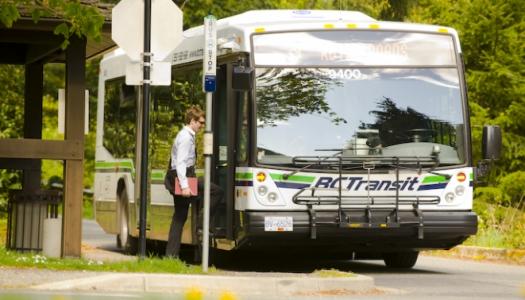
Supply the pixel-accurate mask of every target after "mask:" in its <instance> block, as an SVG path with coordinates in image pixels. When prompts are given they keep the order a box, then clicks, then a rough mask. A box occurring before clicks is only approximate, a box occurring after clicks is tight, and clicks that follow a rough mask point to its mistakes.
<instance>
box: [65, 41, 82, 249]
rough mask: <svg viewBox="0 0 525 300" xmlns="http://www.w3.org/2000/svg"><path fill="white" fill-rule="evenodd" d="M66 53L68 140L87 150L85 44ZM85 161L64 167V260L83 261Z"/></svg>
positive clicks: (74, 45) (73, 43) (75, 43)
mask: <svg viewBox="0 0 525 300" xmlns="http://www.w3.org/2000/svg"><path fill="white" fill-rule="evenodd" d="M69 42H70V44H69V46H68V48H67V50H66V110H65V111H66V120H65V139H66V141H68V140H76V141H80V142H81V144H82V146H84V114H85V111H84V110H85V106H84V93H85V92H84V91H85V80H86V77H85V70H86V40H85V39H81V38H78V37H76V36H72V37H71V38H70V39H69ZM83 179H84V165H83V161H78V160H66V162H65V166H64V215H63V219H62V224H63V226H62V228H63V235H62V256H63V257H80V246H81V242H82V200H83Z"/></svg>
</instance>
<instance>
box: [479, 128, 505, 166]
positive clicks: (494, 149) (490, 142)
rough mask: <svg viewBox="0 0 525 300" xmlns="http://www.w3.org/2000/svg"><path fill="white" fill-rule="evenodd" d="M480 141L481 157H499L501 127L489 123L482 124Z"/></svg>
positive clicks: (489, 158) (488, 158)
mask: <svg viewBox="0 0 525 300" xmlns="http://www.w3.org/2000/svg"><path fill="white" fill-rule="evenodd" d="M481 143H482V147H483V148H482V154H483V159H487V160H493V159H499V157H500V154H501V128H499V126H491V125H486V126H484V127H483V137H482V142H481Z"/></svg>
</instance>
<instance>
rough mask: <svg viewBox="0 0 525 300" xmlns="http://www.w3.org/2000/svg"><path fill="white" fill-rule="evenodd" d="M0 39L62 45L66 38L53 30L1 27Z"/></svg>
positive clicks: (18, 42) (23, 42)
mask: <svg viewBox="0 0 525 300" xmlns="http://www.w3.org/2000/svg"><path fill="white" fill-rule="evenodd" d="M0 41H1V42H5V43H17V44H48V45H49V44H53V45H59V46H60V45H61V44H62V42H63V41H64V38H63V37H61V36H59V35H56V34H54V33H53V31H38V30H17V29H13V28H9V29H6V28H4V29H0Z"/></svg>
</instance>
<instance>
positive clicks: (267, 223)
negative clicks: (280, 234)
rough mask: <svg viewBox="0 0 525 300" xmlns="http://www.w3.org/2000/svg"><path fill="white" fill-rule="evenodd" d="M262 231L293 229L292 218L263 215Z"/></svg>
mask: <svg viewBox="0 0 525 300" xmlns="http://www.w3.org/2000/svg"><path fill="white" fill-rule="evenodd" d="M264 231H293V218H292V217H264Z"/></svg>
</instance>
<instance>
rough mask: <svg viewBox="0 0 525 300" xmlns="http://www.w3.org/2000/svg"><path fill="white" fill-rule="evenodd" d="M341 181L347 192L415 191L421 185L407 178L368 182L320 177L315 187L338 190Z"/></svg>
mask: <svg viewBox="0 0 525 300" xmlns="http://www.w3.org/2000/svg"><path fill="white" fill-rule="evenodd" d="M339 181H341V184H342V186H343V187H346V189H347V190H352V191H359V190H364V191H366V190H369V191H395V190H397V189H399V190H400V191H405V190H407V191H414V190H416V185H417V184H418V183H419V180H418V178H417V177H413V178H412V177H407V178H406V179H403V180H393V181H392V180H370V181H368V180H366V179H365V178H364V177H341V178H339V177H336V178H332V177H320V178H319V179H318V180H317V183H316V184H315V187H323V188H336V187H339Z"/></svg>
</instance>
